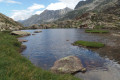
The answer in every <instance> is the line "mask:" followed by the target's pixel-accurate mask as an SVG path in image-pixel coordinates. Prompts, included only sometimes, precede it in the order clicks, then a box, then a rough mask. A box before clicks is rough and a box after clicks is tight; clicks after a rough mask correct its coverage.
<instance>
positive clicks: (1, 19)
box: [0, 13, 22, 31]
mask: <svg viewBox="0 0 120 80" xmlns="http://www.w3.org/2000/svg"><path fill="white" fill-rule="evenodd" d="M21 28H22V25H21V24H20V23H18V22H16V21H14V20H13V19H11V18H9V17H7V16H5V15H3V14H2V13H0V31H3V30H19V29H21Z"/></svg>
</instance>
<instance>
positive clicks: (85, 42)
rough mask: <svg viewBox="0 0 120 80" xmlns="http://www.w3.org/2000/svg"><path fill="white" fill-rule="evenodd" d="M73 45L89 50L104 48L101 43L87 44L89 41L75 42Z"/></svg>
mask: <svg viewBox="0 0 120 80" xmlns="http://www.w3.org/2000/svg"><path fill="white" fill-rule="evenodd" d="M73 45H76V46H85V47H90V48H101V47H104V46H105V45H104V44H103V43H100V42H89V41H76V42H74V43H73Z"/></svg>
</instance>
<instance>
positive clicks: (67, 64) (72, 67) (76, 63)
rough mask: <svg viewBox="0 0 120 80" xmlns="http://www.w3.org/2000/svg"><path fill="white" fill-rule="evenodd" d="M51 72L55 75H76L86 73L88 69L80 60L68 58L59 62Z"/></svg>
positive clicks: (73, 57) (72, 57)
mask: <svg viewBox="0 0 120 80" xmlns="http://www.w3.org/2000/svg"><path fill="white" fill-rule="evenodd" d="M51 71H52V72H53V73H64V74H74V73H76V72H79V71H81V72H85V71H86V69H85V68H84V67H83V65H82V63H81V61H80V59H79V58H77V57H75V56H68V57H65V58H62V59H60V60H57V61H56V62H55V63H54V66H53V67H52V68H51Z"/></svg>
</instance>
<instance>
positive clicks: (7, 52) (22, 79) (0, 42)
mask: <svg viewBox="0 0 120 80" xmlns="http://www.w3.org/2000/svg"><path fill="white" fill-rule="evenodd" d="M17 37H18V36H17ZM20 46H21V43H20V42H18V41H17V38H16V36H13V35H10V34H8V32H0V80H80V79H78V78H75V77H73V76H72V75H58V74H53V73H51V72H49V71H45V70H43V69H40V68H37V67H35V66H34V65H33V64H32V63H31V62H30V61H29V60H28V59H26V58H25V57H23V56H21V54H20V53H19V50H20Z"/></svg>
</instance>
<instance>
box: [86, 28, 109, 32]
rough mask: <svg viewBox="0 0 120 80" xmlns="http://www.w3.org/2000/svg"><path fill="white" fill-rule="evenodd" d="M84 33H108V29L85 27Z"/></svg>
mask: <svg viewBox="0 0 120 80" xmlns="http://www.w3.org/2000/svg"><path fill="white" fill-rule="evenodd" d="M85 32H86V33H109V31H108V30H97V29H87V30H85Z"/></svg>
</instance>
